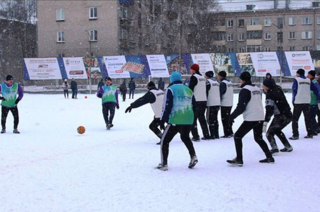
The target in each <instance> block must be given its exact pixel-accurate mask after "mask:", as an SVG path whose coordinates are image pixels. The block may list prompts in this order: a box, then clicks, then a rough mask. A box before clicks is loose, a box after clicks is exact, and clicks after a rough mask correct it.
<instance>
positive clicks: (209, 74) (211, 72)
mask: <svg viewBox="0 0 320 212" xmlns="http://www.w3.org/2000/svg"><path fill="white" fill-rule="evenodd" d="M205 75H206V76H207V77H208V78H212V77H213V71H207V72H206V73H205Z"/></svg>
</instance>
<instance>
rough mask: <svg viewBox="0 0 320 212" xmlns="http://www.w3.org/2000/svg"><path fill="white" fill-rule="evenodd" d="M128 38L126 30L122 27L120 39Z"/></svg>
mask: <svg viewBox="0 0 320 212" xmlns="http://www.w3.org/2000/svg"><path fill="white" fill-rule="evenodd" d="M132 34H133V33H132ZM127 38H128V32H127V30H124V29H122V30H121V39H127Z"/></svg>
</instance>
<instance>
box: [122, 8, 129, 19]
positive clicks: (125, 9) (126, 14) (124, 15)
mask: <svg viewBox="0 0 320 212" xmlns="http://www.w3.org/2000/svg"><path fill="white" fill-rule="evenodd" d="M122 18H123V19H126V18H128V8H126V7H122Z"/></svg>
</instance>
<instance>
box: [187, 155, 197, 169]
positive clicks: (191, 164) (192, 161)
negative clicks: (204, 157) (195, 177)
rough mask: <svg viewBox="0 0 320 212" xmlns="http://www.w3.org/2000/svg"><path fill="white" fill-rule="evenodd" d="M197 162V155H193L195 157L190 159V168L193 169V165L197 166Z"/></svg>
mask: <svg viewBox="0 0 320 212" xmlns="http://www.w3.org/2000/svg"><path fill="white" fill-rule="evenodd" d="M197 163H198V158H197V156H193V157H192V158H191V160H190V163H189V166H188V168H189V169H192V168H193V167H195V166H196V165H197Z"/></svg>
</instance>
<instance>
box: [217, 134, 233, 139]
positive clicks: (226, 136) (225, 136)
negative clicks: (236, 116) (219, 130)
mask: <svg viewBox="0 0 320 212" xmlns="http://www.w3.org/2000/svg"><path fill="white" fill-rule="evenodd" d="M232 137H233V134H231V135H224V136H221V137H220V138H232Z"/></svg>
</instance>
